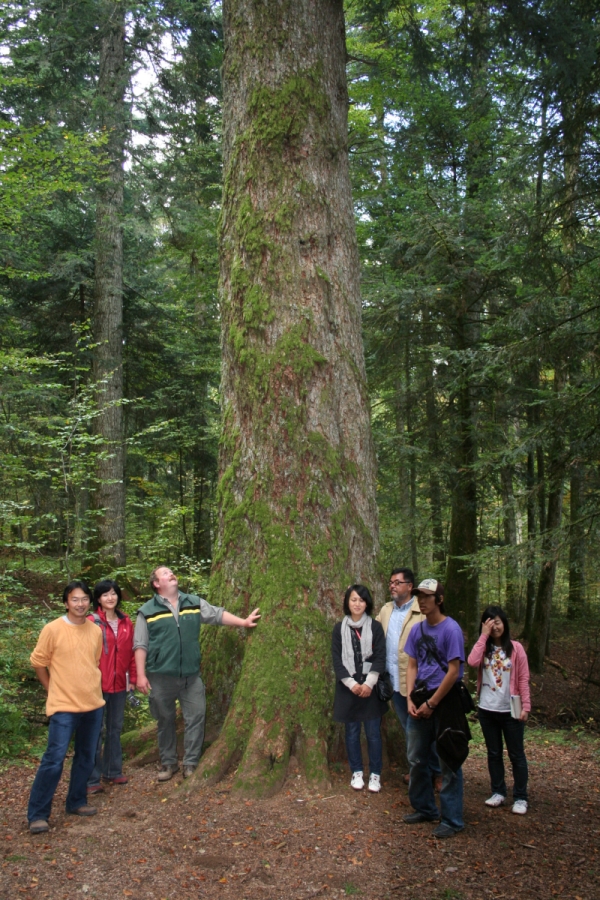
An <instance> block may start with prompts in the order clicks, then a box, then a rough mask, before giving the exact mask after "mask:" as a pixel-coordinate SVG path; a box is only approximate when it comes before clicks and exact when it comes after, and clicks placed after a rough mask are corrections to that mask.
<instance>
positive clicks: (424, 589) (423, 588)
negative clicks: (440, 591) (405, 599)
mask: <svg viewBox="0 0 600 900" xmlns="http://www.w3.org/2000/svg"><path fill="white" fill-rule="evenodd" d="M437 586H438V583H437V581H436V580H435V578H426V579H425V581H422V582H421V584H420V585H419V586H418V588H417V589H416V591H415V594H421V593H423V594H425V593H426V594H435V592H436V591H437Z"/></svg>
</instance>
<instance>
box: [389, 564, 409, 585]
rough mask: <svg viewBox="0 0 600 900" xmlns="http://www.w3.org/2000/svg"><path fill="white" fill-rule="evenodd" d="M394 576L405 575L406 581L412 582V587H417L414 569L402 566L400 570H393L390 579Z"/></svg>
mask: <svg viewBox="0 0 600 900" xmlns="http://www.w3.org/2000/svg"><path fill="white" fill-rule="evenodd" d="M392 575H403V576H404V580H405V581H410V583H411V584H412V586H413V587H414V586H415V576H414V573H413V570H412V569H409V568H407V567H406V566H402V568H400V569H392V571H391V572H390V578H391V577H392Z"/></svg>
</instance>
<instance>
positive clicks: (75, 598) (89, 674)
mask: <svg viewBox="0 0 600 900" xmlns="http://www.w3.org/2000/svg"><path fill="white" fill-rule="evenodd" d="M91 599H92V595H91V591H90V589H89V588H88V586H87V584H86V583H85V581H71V583H70V584H68V585H67V586H66V588H65V589H64V591H63V602H64V604H65V615H64V616H61V618H60V619H55V620H54V621H53V622H49V623H48V624H47V625H44V627H43V628H42V631H41V632H40V636H39V638H38V642H37V644H36V647H35V650H34V651H33V653H32V654H31V665H32V666H33V667H34V669H35V673H36V675H37V677H38V678H39V680H40V682H41V684H42V686H43V687H44V689H45V690H46V692H47V694H48V697H47V700H46V715H47V716H48V718H49V720H50V724H49V729H48V746H47V748H46V752H45V753H44V755H43V757H42V761H41V763H40V767H39V769H38V770H37V773H36V776H35V779H34V781H33V785H32V787H31V794H30V795H29V807H28V809H27V819H28V821H29V830H30V832H31V833H32V834H41V833H42V832H44V831H48V827H49V826H48V819H49V818H50V811H51V808H52V799H53V797H54V793H55V791H56V788H57V787H58V782H59V781H60V776H61V775H62V770H63V764H64V761H65V757H66V755H67V750H68V749H69V743H70V740H71V737H72V736H73V734H75V755H74V757H73V765H72V767H71V778H70V781H69V791H68V793H67V803H66V806H67V812H68V813H72V814H73V815H76V816H93V815H95V813H96V810H95V809H94V807H93V806H88V803H87V781H88V778H89V777H90V775H91V773H92V769H93V768H94V760H95V757H96V747H97V745H98V737H99V735H100V728H101V727H102V713H103V707H104V698H103V697H102V679H101V674H100V669H99V668H98V665H99V662H100V654H101V652H102V633H101V629H100V628H98V627H97V626H96V625H94V623H93V622H91V621H89V620H88V619H87V613H88V610H89V608H90V601H91Z"/></svg>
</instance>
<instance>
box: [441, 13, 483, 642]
mask: <svg viewBox="0 0 600 900" xmlns="http://www.w3.org/2000/svg"><path fill="white" fill-rule="evenodd" d="M465 10H466V12H467V13H468V15H467V17H466V25H467V29H468V32H467V50H468V53H469V58H470V72H469V74H470V84H471V89H470V90H471V94H470V97H469V110H470V126H469V129H468V134H467V144H466V152H465V181H466V196H465V199H464V207H463V216H462V218H463V223H462V228H463V232H464V235H465V239H466V243H468V242H469V240H470V238H471V236H473V239H474V241H475V243H476V244H479V245H481V243H482V241H485V232H486V229H487V228H488V227H489V216H487V215H486V214H485V213H484V212H483V210H482V207H481V202H482V197H483V196H484V192H485V182H486V179H487V177H488V176H489V172H490V164H491V144H490V112H491V100H490V91H489V78H488V62H489V40H490V39H489V3H488V0H476V2H475V3H474V4H473V6H472V7H465ZM482 189H483V190H482ZM461 262H462V263H463V266H464V269H463V273H462V276H461V284H460V286H458V287H457V289H456V295H455V298H454V310H453V315H454V321H453V323H452V330H453V332H454V335H455V342H456V349H457V351H458V363H457V365H458V372H457V377H456V381H457V384H458V387H457V392H456V403H455V407H456V418H455V428H456V438H455V443H456V446H457V452H456V461H455V476H454V485H453V496H452V518H451V523H450V539H449V542H448V563H447V568H446V595H447V597H448V606H449V609H450V612H451V614H452V615H456V616H457V618H458V619H459V621H460V623H461V625H462V626H463V627H464V628H466V631H467V640H468V642H469V643H473V642H474V641H475V639H476V637H477V634H478V623H479V609H478V607H479V575H478V571H477V567H476V563H475V560H474V559H473V557H474V556H475V554H476V553H477V550H478V535H477V475H476V463H477V457H478V449H477V429H476V406H477V404H476V400H475V396H474V379H473V372H472V365H471V362H470V357H471V355H472V353H473V351H474V350H475V348H476V347H477V344H478V341H479V324H478V317H479V314H480V310H481V302H482V296H483V293H484V287H483V284H484V280H485V279H484V276H483V275H482V274H481V273H479V272H478V271H477V268H476V266H474V267H473V268H471V266H469V262H470V260H469V259H468V256H467V257H466V258H465V259H464V260H461ZM465 263H466V265H465Z"/></svg>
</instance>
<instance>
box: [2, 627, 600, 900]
mask: <svg viewBox="0 0 600 900" xmlns="http://www.w3.org/2000/svg"><path fill="white" fill-rule="evenodd" d="M556 647H557V649H556V651H555V652H554V653H553V658H555V659H556V660H557V661H558V662H559V663H560V665H562V666H563V667H565V669H566V670H568V671H569V672H572V671H574V669H572V668H570V667H572V666H575V664H576V663H578V664H580V666H581V658H582V656H581V654H580V653H575V652H574V651H573V645H572V642H571V641H570V640H567V639H565V640H564V641H563V643H562V644H556ZM581 685H582V682H581V679H579V681H577V680H576V679H575V678H574V677H572V676H570V677H569V678H568V679H565V678H564V676H563V674H561V672H560V671H559V670H558V669H556V668H554V667H547V669H546V673H545V675H544V676H543V677H540V676H534V677H533V679H532V693H533V706H534V716H533V719H534V726H535V727H532V728H528V729H527V732H526V751H527V758H528V762H529V769H530V807H529V812H528V814H527V815H526V816H516V815H513V814H512V813H511V809H510V803H507V805H506V806H505V807H501V808H499V809H488V808H487V807H486V806H485V805H484V802H483V801H484V800H485V798H486V797H488V796H489V793H490V791H489V779H488V774H487V766H486V756H485V748H484V745H483V743H482V742H481V734H480V731H479V727H478V726H477V725H474V727H473V732H474V741H473V743H472V745H471V753H470V755H469V759H468V760H467V762H466V764H465V767H464V772H465V821H466V827H465V830H464V832H462V833H461V834H459V835H457V836H455V837H454V838H452V839H451V840H448V841H438V840H436V839H435V838H433V837H432V836H431V832H432V826H431V825H429V824H425V825H418V826H412V827H410V826H407V825H405V824H404V822H403V821H402V817H403V815H405V814H406V813H407V812H409V811H410V805H409V802H408V796H407V787H406V786H405V785H404V784H403V783H402V780H401V774H402V772H401V770H400V769H398V768H393V767H387V768H386V769H385V770H384V773H383V777H382V783H383V789H382V791H381V793H380V794H368V793H367V791H366V790H365V791H362V792H356V791H353V790H352V789H351V788H350V785H349V781H350V779H349V775H348V774H347V773H346V770H345V766H344V765H341V764H337V765H335V766H334V767H333V769H334V771H332V774H331V783H332V787H331V789H330V790H328V791H327V792H326V793H322V794H318V793H316V792H315V791H314V790H312V789H311V788H310V787H309V786H308V785H307V783H306V781H305V780H304V778H303V777H302V776H300V775H298V774H297V773H296V772H294V771H291V772H290V774H289V776H288V780H287V782H286V784H285V785H284V788H283V789H282V791H281V792H280V793H279V794H278V795H276V796H275V797H273V798H270V799H265V800H252V801H251V800H244V799H242V798H240V797H239V796H236V795H235V794H232V793H231V792H230V784H231V781H230V780H225V781H223V782H221V783H220V784H219V785H217V786H216V787H215V788H210V789H209V788H205V787H203V788H202V789H199V790H198V791H197V792H196V793H194V794H192V795H191V796H190V797H185V796H184V795H183V794H182V792H181V790H179V785H180V784H181V778H180V777H179V776H177V777H175V778H174V779H173V780H172V781H170V782H168V783H166V784H162V785H161V784H158V782H157V780H156V776H157V766H156V764H147V765H145V766H141V767H135V766H133V765H131V764H129V765H127V766H126V767H125V771H126V773H127V775H128V776H129V783H128V784H127V785H126V786H123V787H120V786H112V787H108V786H107V788H106V791H105V793H104V794H100V795H96V796H94V797H93V803H94V805H96V806H97V807H98V815H97V816H95V817H93V818H90V819H78V818H77V817H75V816H66V815H65V813H64V797H65V793H66V785H65V778H64V777H63V780H62V781H61V784H60V785H59V789H58V792H57V796H56V798H55V806H54V814H53V816H52V820H51V829H50V831H49V832H48V833H47V834H43V835H38V836H35V837H33V836H31V835H30V834H29V832H28V829H27V822H26V819H25V815H24V812H25V808H26V803H27V795H28V791H29V788H30V785H31V781H32V779H33V775H34V771H35V764H36V762H37V761H36V760H34V759H30V760H28V761H21V762H20V763H19V765H11V766H9V767H7V768H5V769H4V770H3V771H2V772H1V773H0V809H1V812H0V842H1V843H2V856H3V860H2V865H1V867H0V897H1V898H2V900H15V898H23V900H36V898H49V900H77V898H79V897H89V898H99V900H108V898H110V900H118V898H132V900H188V898H190V900H191V898H198V897H207V898H222V900H244V898H251V897H252V898H259V900H279V898H284V900H296V898H298V900H300V898H310V897H317V896H319V897H321V898H327V897H331V898H341V897H345V896H349V895H356V896H357V897H360V898H361V900H386V898H396V897H398V898H403V900H404V898H406V900H421V898H435V900H480V898H482V897H486V896H489V897H492V898H502V897H507V898H508V897H510V898H514V897H519V898H543V900H547V898H553V897H556V898H573V900H597V898H598V896H599V888H598V882H599V878H600V864H599V861H598V857H599V848H600V738H599V737H598V735H597V734H594V733H593V730H592V732H590V731H589V730H588V729H590V728H592V729H593V726H594V723H593V722H592V721H589V722H588V726H587V728H586V729H584V728H583V727H582V726H581V725H580V726H576V727H575V728H572V729H569V730H568V729H560V728H557V727H556V723H558V722H561V721H563V719H564V717H565V716H567V717H568V716H570V715H575V712H578V716H579V721H580V722H581V700H582V697H585V701H586V706H587V711H588V712H589V713H594V714H595V713H596V710H597V709H598V700H599V696H598V695H599V694H600V691H598V689H597V688H596V687H595V686H594V685H592V686H590V685H589V684H587V685H586V690H585V692H582V687H581ZM590 691H591V693H590ZM535 719H537V723H538V724H536V723H535ZM589 719H590V720H591V719H592V715H591V714H590V716H589ZM542 721H543V722H545V723H546V725H545V727H539V723H540V722H542ZM596 721H598V719H596ZM509 783H510V780H509Z"/></svg>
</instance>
